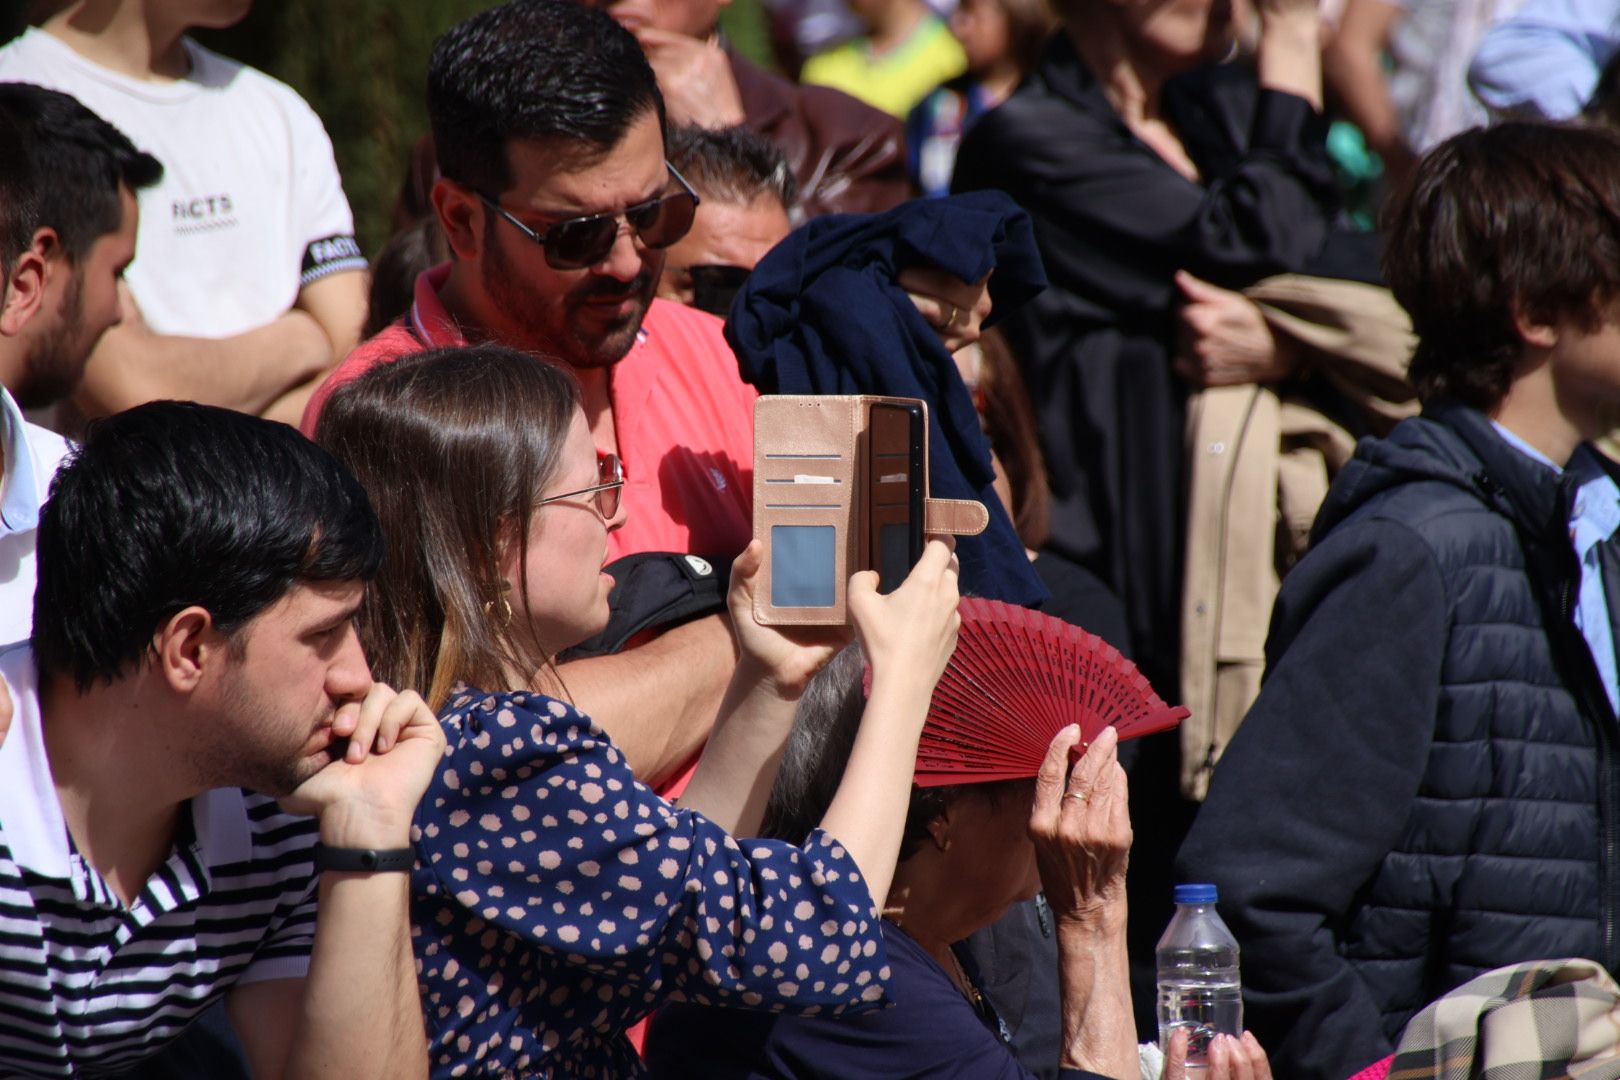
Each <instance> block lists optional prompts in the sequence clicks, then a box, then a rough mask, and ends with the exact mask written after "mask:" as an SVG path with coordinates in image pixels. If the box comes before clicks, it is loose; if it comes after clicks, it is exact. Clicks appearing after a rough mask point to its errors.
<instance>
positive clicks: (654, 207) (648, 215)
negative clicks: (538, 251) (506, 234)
mask: <svg viewBox="0 0 1620 1080" xmlns="http://www.w3.org/2000/svg"><path fill="white" fill-rule="evenodd" d="M664 168H666V169H668V170H669V174H670V175H671V176H673V177H674V178H675V179H676V180H677V181H679V182H680V185H681V189H682V190H680V191H675V192H671V193H669V194H667V195H660V196H658V197H657V198H656V199H648V200H647V201H646V202H644V203H638V204H636V205H635V206H627V207H625V208H624V209H623V210H622V211H620V212H619V213H617V214H586V215H584V216H583V217H572V218H564V219H563V220H562V221H559V222H557V223H556V224H555V225H551V226H548V227H547V228H546V229H545V230H544V231H536V230H534V229H531V228H530V227H529V226H527V225H525V224H523V222H521V221H519V220H518V219H517V218H515V217H513V216H512V212H511V211H510V210H508V209H506V207H504V206H502V205H501V204H500V203H498V202H496V201H495V200H494V199H491V198H490V197H489V196H488V195H485V194H483V193H482V192H479V194H478V197H479V198H480V199H482V200H483V202H484V205H485V206H487V207H489V208H490V209H491V210H493V211H495V212H496V213H497V214H499V215H501V217H503V218H505V219H506V220H507V221H509V222H511V223H512V225H513V226H514V227H515V228H516V229H517V230H518V231H519V232H521V233H522V234H523V235H524V236H526V237H528V238H529V239H530V240H533V241H534V242H535V243H536V244H539V245H540V246H541V247H542V248H544V249H545V252H546V265H547V266H549V267H551V268H552V269H553V270H583V269H584V268H585V267H587V266H595V265H596V264H597V263H599V262H601V261H602V260H603V259H605V258H607V254H608V252H610V251H612V250H613V243H614V241H615V240H617V239H618V238H619V219H620V218H623V219H624V221H625V223H626V224H627V225H629V226H630V229H631V231H632V232H634V233H635V234H636V239H638V240H640V241H641V243H642V244H643V245H645V246H646V247H649V248H654V249H659V248H667V247H669V246H670V245H671V244H673V243H675V242H676V241H678V240H680V238H681V237H683V236H685V235H686V234H687V233H688V232H689V231H690V230H691V228H692V217H693V215H694V214H696V213H697V208H698V203H699V202H701V201H702V200H700V199H699V198H698V195H697V192H695V191H693V190H692V185H691V184H688V183H687V182H686V177H684V176H682V175H681V174H680V172H679V171H678V170H677V169H676V168H675V166H673V165H671V164H670V163H669V162H667V161H666V162H664Z"/></svg>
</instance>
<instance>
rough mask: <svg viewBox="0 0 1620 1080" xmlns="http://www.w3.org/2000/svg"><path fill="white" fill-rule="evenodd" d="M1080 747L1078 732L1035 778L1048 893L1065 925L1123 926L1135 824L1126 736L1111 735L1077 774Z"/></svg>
mask: <svg viewBox="0 0 1620 1080" xmlns="http://www.w3.org/2000/svg"><path fill="white" fill-rule="evenodd" d="M1079 741H1080V729H1079V728H1078V727H1077V726H1075V725H1072V724H1071V725H1070V726H1069V727H1066V728H1064V729H1063V730H1062V731H1060V732H1058V734H1057V737H1056V738H1054V739H1053V740H1052V744H1051V746H1049V747H1048V748H1047V751H1046V759H1045V760H1044V761H1043V762H1041V771H1040V774H1039V775H1038V776H1037V777H1036V778H1035V808H1034V810H1033V811H1032V812H1031V814H1030V820H1029V835H1030V837H1031V838H1032V839H1033V840H1034V841H1035V860H1036V864H1037V865H1038V866H1039V868H1040V873H1041V887H1042V889H1043V890H1044V891H1045V893H1046V899H1047V901H1048V902H1049V903H1050V904H1051V905H1052V911H1053V914H1055V915H1056V916H1057V918H1058V921H1059V924H1060V925H1061V924H1062V923H1064V922H1083V923H1088V924H1095V923H1100V922H1105V921H1113V920H1119V921H1121V922H1122V921H1123V919H1124V915H1125V866H1126V864H1127V863H1129V862H1130V854H1131V817H1130V809H1129V805H1128V800H1127V789H1126V782H1125V770H1124V769H1122V768H1121V767H1120V764H1119V735H1118V733H1117V732H1116V731H1114V729H1113V728H1111V727H1108V728H1104V729H1103V731H1102V734H1100V735H1098V736H1097V738H1096V741H1094V742H1093V743H1092V744H1091V746H1090V747H1089V748H1088V749H1086V751H1085V753H1084V754H1082V755H1081V758H1080V760H1079V761H1078V762H1077V763H1076V764H1075V766H1074V768H1073V769H1072V770H1070V769H1069V768H1068V763H1069V752H1070V750H1071V749H1073V747H1074V746H1075V745H1076V744H1078V743H1079ZM1065 774H1067V782H1065Z"/></svg>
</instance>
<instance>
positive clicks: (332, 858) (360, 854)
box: [315, 843, 416, 874]
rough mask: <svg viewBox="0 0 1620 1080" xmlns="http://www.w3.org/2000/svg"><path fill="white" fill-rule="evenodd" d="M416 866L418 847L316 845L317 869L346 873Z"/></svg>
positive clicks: (409, 868)
mask: <svg viewBox="0 0 1620 1080" xmlns="http://www.w3.org/2000/svg"><path fill="white" fill-rule="evenodd" d="M415 867H416V849H415V848H408V847H401V848H348V847H327V846H326V845H325V844H321V843H317V844H316V845H315V870H316V872H319V871H322V870H341V871H344V872H346V873H359V874H374V873H382V872H387V871H390V870H405V871H410V870H412V869H414V868H415Z"/></svg>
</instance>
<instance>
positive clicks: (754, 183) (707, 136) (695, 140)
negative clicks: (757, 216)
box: [669, 125, 799, 214]
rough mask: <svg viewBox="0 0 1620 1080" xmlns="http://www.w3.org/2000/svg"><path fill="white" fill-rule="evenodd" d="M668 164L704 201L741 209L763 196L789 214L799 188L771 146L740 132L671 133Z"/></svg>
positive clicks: (681, 129)
mask: <svg viewBox="0 0 1620 1080" xmlns="http://www.w3.org/2000/svg"><path fill="white" fill-rule="evenodd" d="M669 162H670V164H671V165H674V166H675V168H677V169H679V170H680V172H681V175H682V176H684V177H686V179H687V181H688V182H689V183H690V184H691V185H692V186H693V187H694V188H696V189H697V193H698V194H699V195H701V196H702V197H703V198H705V199H713V200H714V201H715V202H723V203H736V204H746V203H751V202H753V201H754V200H755V199H757V198H759V197H760V196H761V195H768V196H770V197H771V198H773V199H775V200H776V201H777V202H779V203H781V204H782V209H783V210H786V211H787V212H788V213H790V214H791V213H792V212H793V208H794V205H795V204H796V203H797V202H798V199H799V184H798V181H797V180H795V179H794V177H793V170H792V169H790V168H788V164H787V158H785V157H784V156H783V155H782V151H781V150H780V149H778V148H777V146H776V144H775V143H772V142H771V141H770V140H768V139H766V138H765V137H764V136H763V135H756V134H755V133H754V132H752V131H749V130H748V129H747V128H743V127H731V128H703V127H697V126H695V125H680V126H677V127H674V128H672V129H670V133H669Z"/></svg>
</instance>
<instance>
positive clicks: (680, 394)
mask: <svg viewBox="0 0 1620 1080" xmlns="http://www.w3.org/2000/svg"><path fill="white" fill-rule="evenodd" d="M449 274H450V265H449V264H448V263H446V264H444V265H442V266H436V267H434V268H433V269H431V270H427V271H425V272H423V273H422V274H421V275H420V276H419V277H418V278H417V279H416V302H415V303H414V304H412V305H411V310H410V311H409V312H407V313H406V315H405V317H404V318H402V319H401V320H400V321H399V322H396V323H394V324H393V325H392V326H389V327H387V328H386V329H384V330H383V331H382V332H381V333H379V334H377V335H376V336H375V337H373V338H370V339H369V340H367V341H363V342H361V343H360V345H359V346H358V347H356V348H355V350H354V351H353V352H352V353H350V354H349V355H348V356H347V357H346V358H345V359H344V361H343V362H342V363H341V364H339V365H338V366H337V367H336V368H335V369H333V371H332V373H331V374H330V375H328V376H327V377H326V381H325V382H323V383H322V384H321V385H320V387H319V388H318V389H317V390H316V391H315V393H314V395H313V396H312V397H311V398H310V400H309V405H308V407H307V408H306V409H305V410H304V419H303V423H302V424H300V425H299V426H300V428H301V429H302V430H303V432H304V434H305V435H309V436H311V437H313V435H314V433H315V422H316V420H317V419H318V418H319V416H320V411H321V408H322V407H323V406H324V405H325V404H326V400H327V398H329V397H330V396H331V395H332V391H333V390H335V389H337V388H338V387H339V386H342V385H343V384H344V383H346V382H348V381H350V380H351V379H356V378H359V377H360V376H361V375H363V374H365V373H366V372H367V371H369V370H371V369H372V368H374V367H376V366H377V365H378V364H386V363H388V362H389V361H392V360H397V359H399V358H400V357H402V356H408V355H410V354H412V353H415V352H420V351H421V350H423V349H425V348H428V347H430V346H434V347H437V346H447V345H465V344H466V343H467V342H466V340H465V339H464V338H463V337H462V335H461V332H460V329H459V328H458V326H457V324H456V321H455V319H453V318H452V317H451V316H450V313H449V312H448V311H446V310H445V308H444V305H443V304H442V303H440V302H439V289H440V288H441V287H443V285H444V281H445V279H446V278H447V277H448V276H449ZM721 326H722V324H721V322H720V320H719V319H717V318H715V317H714V316H713V315H710V314H708V313H707V312H702V311H696V310H694V309H692V308H687V307H683V306H681V305H680V304H674V303H671V302H669V301H667V300H654V301H653V302H652V307H651V308H650V309H649V310H648V312H647V318H646V320H645V322H644V323H643V324H642V330H641V334H640V336H639V337H637V339H636V343H635V344H634V345H632V346H631V347H630V352H629V353H628V354H626V356H625V358H624V359H623V360H621V361H619V362H618V363H617V364H615V365H614V367H613V369H612V375H611V380H612V381H611V383H610V385H609V394H610V396H611V399H612V402H613V427H614V432H615V437H616V439H617V441H618V445H617V446H598V447H597V449H598V450H603V451H607V452H611V453H617V454H618V455H619V459H620V460H621V461H623V462H624V475H625V485H624V504H625V511H626V515H627V516H626V521H625V523H624V526H623V527H622V528H620V529H618V530H617V531H615V532H613V533H612V534H610V535H609V537H608V553H609V555H610V556H611V557H612V558H615V559H618V558H622V557H623V556H626V555H636V554H639V553H641V552H643V551H675V552H690V553H693V554H698V555H721V556H727V557H729V556H732V555H735V554H737V553H738V552H739V551H741V550H742V549H743V548H744V547H746V546H747V545H748V540H749V537H751V536H752V535H753V484H754V399H755V398H756V397H758V396H759V395H758V393H757V392H756V391H755V390H754V388H753V387H752V386H749V385H748V384H747V383H745V382H743V381H742V376H741V375H739V374H738V373H737V359H736V357H735V356H733V355H732V352H731V347H730V346H729V345H727V344H726V339H725V337H724V336H723V335H722V334H721Z"/></svg>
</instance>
